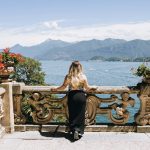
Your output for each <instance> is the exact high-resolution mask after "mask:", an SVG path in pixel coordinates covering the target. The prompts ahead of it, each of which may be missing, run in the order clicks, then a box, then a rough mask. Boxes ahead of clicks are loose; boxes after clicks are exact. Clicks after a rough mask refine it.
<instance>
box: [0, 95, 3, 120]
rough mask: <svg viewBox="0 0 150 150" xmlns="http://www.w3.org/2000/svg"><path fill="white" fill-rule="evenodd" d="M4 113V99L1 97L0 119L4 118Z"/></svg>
mask: <svg viewBox="0 0 150 150" xmlns="http://www.w3.org/2000/svg"><path fill="white" fill-rule="evenodd" d="M3 112H4V109H3V100H2V97H1V96H0V119H1V118H2V117H3Z"/></svg>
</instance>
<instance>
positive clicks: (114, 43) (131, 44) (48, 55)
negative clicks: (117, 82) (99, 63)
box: [11, 38, 150, 60]
mask: <svg viewBox="0 0 150 150" xmlns="http://www.w3.org/2000/svg"><path fill="white" fill-rule="evenodd" d="M11 51H12V52H15V53H21V54H22V55H24V56H28V57H32V58H36V59H39V60H90V59H91V60H95V59H96V60H97V59H100V60H105V59H106V60H109V58H111V59H110V60H112V59H115V60H116V59H117V58H119V59H126V60H128V58H129V59H130V60H132V59H136V58H139V57H140V58H143V57H150V40H140V39H135V40H131V41H126V40H122V39H111V38H109V39H105V40H97V39H92V40H87V41H80V42H76V43H68V42H64V41H61V40H51V39H48V40H46V41H44V42H42V43H40V44H38V45H34V46H28V47H27V46H21V45H19V44H17V45H15V46H13V47H12V48H11Z"/></svg>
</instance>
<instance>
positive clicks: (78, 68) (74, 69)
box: [68, 61, 83, 77]
mask: <svg viewBox="0 0 150 150" xmlns="http://www.w3.org/2000/svg"><path fill="white" fill-rule="evenodd" d="M81 73H83V69H82V65H81V64H80V62H79V61H73V62H72V64H71V66H70V68H69V73H68V75H69V76H70V77H75V76H78V75H79V74H81Z"/></svg>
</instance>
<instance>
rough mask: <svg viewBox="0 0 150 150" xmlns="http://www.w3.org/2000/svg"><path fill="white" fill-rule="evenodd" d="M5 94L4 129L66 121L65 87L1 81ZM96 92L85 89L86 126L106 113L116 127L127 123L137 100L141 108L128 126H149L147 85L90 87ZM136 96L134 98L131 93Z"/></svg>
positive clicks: (149, 109)
mask: <svg viewBox="0 0 150 150" xmlns="http://www.w3.org/2000/svg"><path fill="white" fill-rule="evenodd" d="M2 86H3V87H4V88H5V90H6V93H5V95H4V99H9V100H7V101H6V102H5V103H4V111H5V113H4V114H5V115H6V116H7V119H4V126H5V128H6V131H7V132H13V130H14V127H15V126H19V125H24V126H25V125H28V124H30V125H35V126H36V125H51V124H53V125H54V124H64V125H66V123H67V122H68V107H67V93H68V90H67V89H66V90H63V91H57V92H54V91H51V89H52V88H54V87H56V86H26V85H24V84H23V83H4V84H2ZM93 87H96V90H95V91H92V92H87V93H86V96H87V105H86V114H85V123H86V126H91V127H93V128H94V126H95V125H96V124H101V122H97V119H96V118H97V116H99V117H101V116H103V115H104V116H105V117H107V119H108V120H109V122H110V123H111V124H113V125H115V126H120V125H122V126H126V125H127V124H128V122H129V119H130V116H131V115H133V114H131V112H130V111H129V108H128V106H129V107H130V109H135V107H134V106H135V104H136V103H137V102H138V103H139V105H140V108H139V110H138V112H137V113H136V114H135V115H134V120H133V122H132V123H131V126H146V127H149V125H150V84H149V83H141V84H138V85H137V86H132V87H127V86H93ZM132 95H137V96H138V99H137V100H135V98H134V96H132ZM103 124H106V125H107V124H108V123H103Z"/></svg>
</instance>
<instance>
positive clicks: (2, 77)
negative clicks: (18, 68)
mask: <svg viewBox="0 0 150 150" xmlns="http://www.w3.org/2000/svg"><path fill="white" fill-rule="evenodd" d="M10 74H11V72H8V71H7V70H2V71H0V83H3V82H10V81H12V80H11V79H9V76H10Z"/></svg>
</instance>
